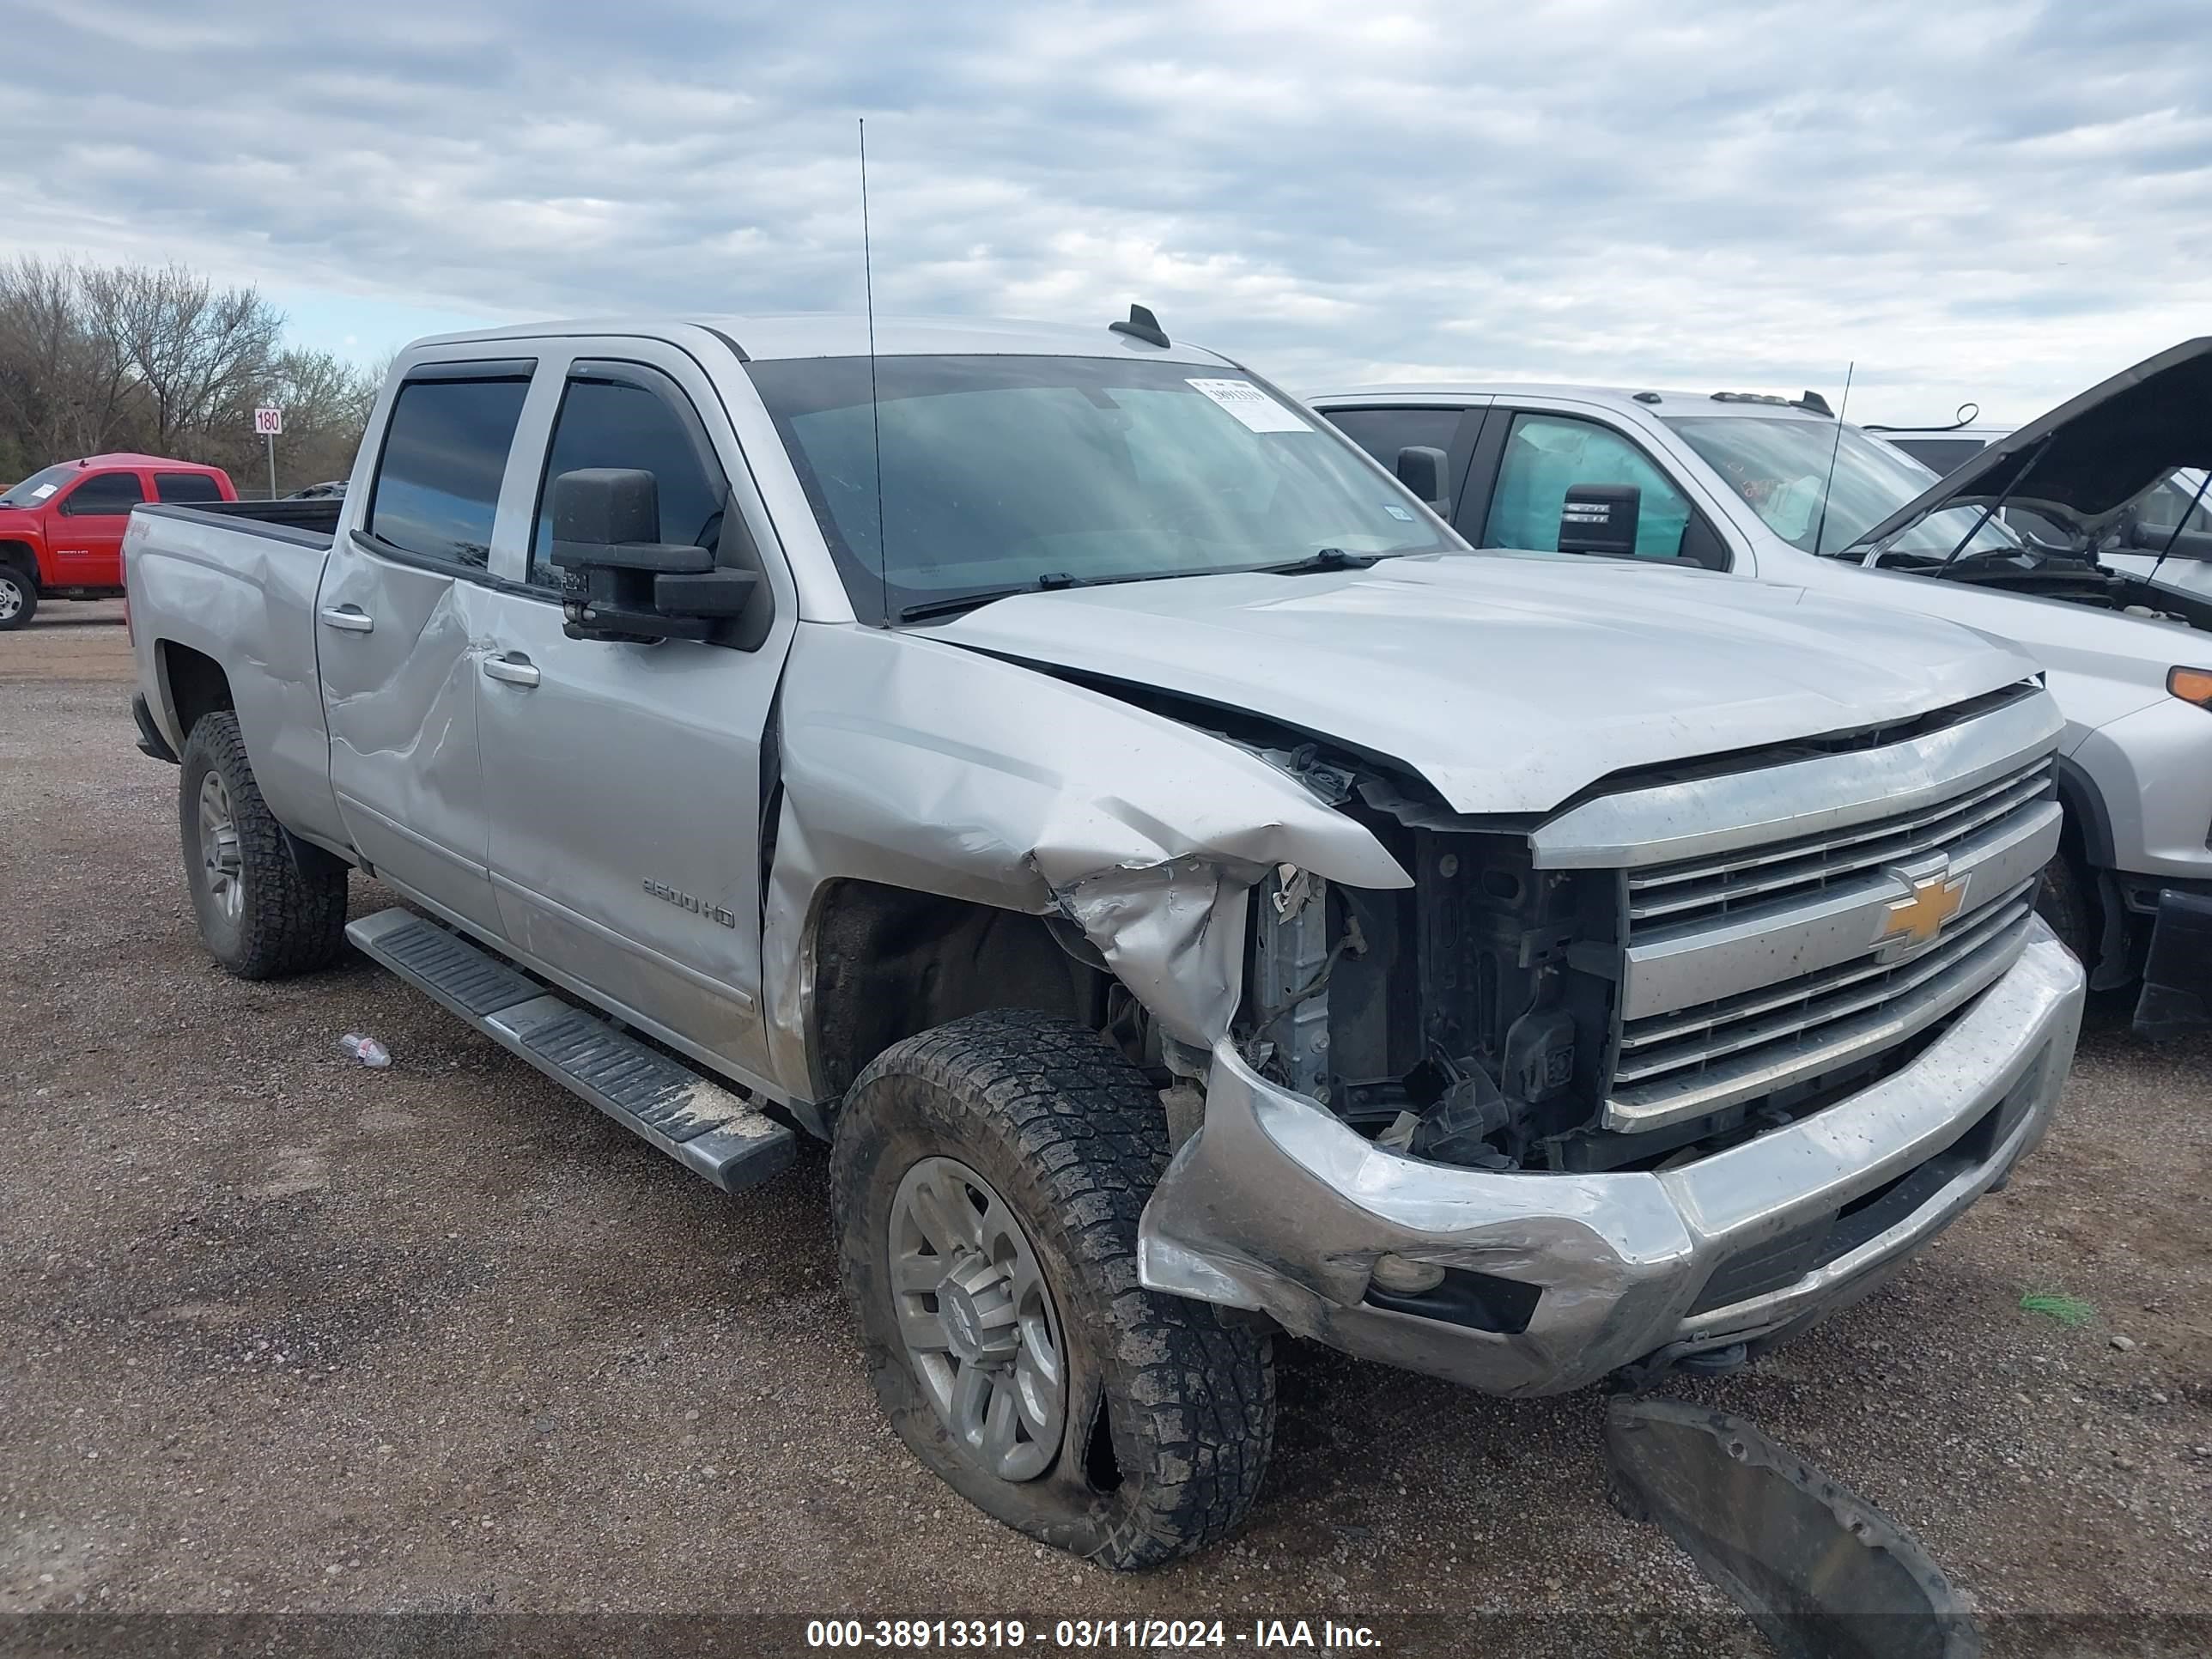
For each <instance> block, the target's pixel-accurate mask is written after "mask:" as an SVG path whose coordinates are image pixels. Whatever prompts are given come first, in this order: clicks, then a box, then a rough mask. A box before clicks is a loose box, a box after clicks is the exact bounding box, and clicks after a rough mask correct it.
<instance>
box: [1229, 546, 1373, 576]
mask: <svg viewBox="0 0 2212 1659" xmlns="http://www.w3.org/2000/svg"><path fill="white" fill-rule="evenodd" d="M1381 557H1382V555H1381V554H1380V553H1347V552H1346V551H1345V550H1343V549H1342V548H1340V547H1324V548H1322V549H1321V550H1319V551H1317V552H1316V553H1313V554H1311V555H1310V556H1308V557H1305V558H1303V559H1292V560H1291V562H1289V563H1288V564H1263V565H1260V566H1258V567H1256V568H1257V569H1258V570H1259V572H1260V574H1261V575H1263V576H1304V575H1308V574H1311V573H1312V572H1314V571H1316V570H1364V569H1366V568H1367V567H1368V566H1369V565H1370V564H1373V563H1374V562H1376V560H1377V559H1379V558H1381Z"/></svg>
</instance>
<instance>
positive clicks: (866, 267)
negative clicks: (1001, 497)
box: [860, 115, 891, 628]
mask: <svg viewBox="0 0 2212 1659" xmlns="http://www.w3.org/2000/svg"><path fill="white" fill-rule="evenodd" d="M860 280H861V282H862V283H863V284H864V285H865V288H866V294H867V304H868V447H869V448H870V449H872V451H874V453H875V461H876V585H877V586H878V589H879V590H880V591H881V592H882V595H883V606H884V626H885V627H887V628H888V627H889V626H890V620H891V579H890V556H889V554H888V553H887V552H886V550H884V422H883V406H882V404H881V403H880V402H879V401H878V398H877V395H876V262H875V251H874V249H873V247H872V246H871V245H870V243H869V240H868V118H867V117H866V116H865V115H864V116H862V117H861V118H860Z"/></svg>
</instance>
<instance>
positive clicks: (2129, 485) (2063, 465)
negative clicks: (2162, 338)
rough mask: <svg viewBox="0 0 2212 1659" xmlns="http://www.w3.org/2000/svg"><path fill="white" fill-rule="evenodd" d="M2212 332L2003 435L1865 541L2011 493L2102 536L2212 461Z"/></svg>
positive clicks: (2013, 503)
mask: <svg viewBox="0 0 2212 1659" xmlns="http://www.w3.org/2000/svg"><path fill="white" fill-rule="evenodd" d="M2209 407H2212V337H2203V338H2199V339H2195V340H2184V341H2183V342H2182V343H2180V344H2179V345H2177V346H2169V347H2167V348H2166V349H2165V350H2164V351H2161V352H2160V353H2159V354H2158V355H2157V356H2154V357H2146V358H2145V359H2144V360H2143V361H2142V362H2139V363H2137V364H2136V366H2135V367H2134V368H2124V369H2122V370H2121V371H2120V372H2119V373H2118V374H2115V375H2113V376H2112V379H2111V380H2106V381H2103V382H2101V383H2100V384H2099V385H2096V386H2091V387H2090V388H2089V389H2088V390H2087V392H2082V393H2081V395H2080V396H2079V397H2077V398H2069V400H2068V401H2066V402H2065V403H2063V404H2059V406H2058V407H2057V408H2056V409H2054V410H2051V412H2050V413H2049V414H2048V415H2045V416H2042V417H2041V418H2040V419H2038V420H2033V421H2031V422H2028V423H2027V425H2026V426H2024V427H2022V428H2021V429H2020V430H2019V431H2017V432H2015V433H2014V434H2013V435H2011V436H2010V437H2008V438H2001V439H1999V440H1998V441H1996V443H1993V444H1991V445H1990V447H1988V448H1987V449H1984V451H1982V453H1980V454H1978V455H1977V456H1975V457H1974V458H1973V459H1972V460H1970V461H1968V462H1967V463H1966V465H1963V466H1961V467H1960V468H1959V469H1958V471H1955V472H1949V473H1946V474H1945V475H1944V476H1943V477H1942V479H1941V480H1939V481H1938V482H1937V483H1936V484H1934V485H1933V486H1932V487H1931V488H1929V489H1928V490H1927V492H1926V493H1925V494H1923V495H1919V496H1917V497H1916V498H1915V499H1913V500H1912V501H1907V502H1906V503H1905V505H1904V506H1903V507H1899V508H1898V509H1897V511H1896V512H1894V513H1891V514H1890V515H1889V517H1887V519H1884V520H1882V521H1881V523H1880V524H1878V525H1876V526H1874V528H1873V529H1871V530H1869V531H1868V532H1867V533H1866V534H1865V535H1863V536H1862V537H1860V538H1859V540H1858V544H1857V545H1859V546H1863V547H1874V548H1879V547H1880V546H1881V545H1882V544H1884V543H1885V542H1887V541H1888V540H1890V539H1891V538H1893V537H1895V536H1896V535H1898V534H1899V532H1903V531H1905V530H1908V529H1910V528H1911V526H1913V525H1915V524H1917V523H1918V522H1919V521H1920V520H1922V519H1924V518H1926V517H1927V516H1928V515H1929V513H1940V512H1942V510H1943V509H1944V508H1945V507H1987V506H1991V505H1994V504H1995V503H1996V501H1999V500H2000V499H2002V501H2004V502H2005V504H2006V505H2007V506H2008V507H2027V508H2028V509H2030V510H2032V511H2033V512H2037V513H2042V514H2043V515H2044V516H2045V518H2048V519H2053V520H2057V522H2058V523H2060V524H2063V525H2064V526H2067V527H2068V528H2069V529H2071V530H2073V531H2075V532H2078V533H2079V534H2081V536H2083V537H2085V538H2088V539H2089V540H2090V541H2094V540H2095V539H2097V538H2100V537H2102V536H2103V535H2104V534H2105V532H2106V531H2108V530H2110V529H2111V528H2112V526H2114V525H2116V524H2117V523H2118V521H2119V519H2120V516H2121V515H2122V514H2123V513H2125V512H2126V511H2127V510H2128V508H2129V507H2130V506H2131V505H2133V503H2134V501H2135V500H2136V497H2137V496H2139V495H2142V493H2143V492H2144V491H2145V490H2147V489H2150V488H2151V486H2152V485H2154V484H2155V483H2158V482H2159V481H2160V479H2162V478H2164V477H2166V474H2167V473H2169V472H2171V471H2173V470H2174V469H2175V468H2177V467H2204V466H2212V422H2206V420H2205V418H2204V411H2205V410H2206V409H2207V408H2209Z"/></svg>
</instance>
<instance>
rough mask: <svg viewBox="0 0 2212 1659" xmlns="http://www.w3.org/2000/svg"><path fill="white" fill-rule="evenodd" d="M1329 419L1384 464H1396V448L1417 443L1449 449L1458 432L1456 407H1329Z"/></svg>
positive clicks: (1399, 448) (1447, 450) (1408, 447)
mask: <svg viewBox="0 0 2212 1659" xmlns="http://www.w3.org/2000/svg"><path fill="white" fill-rule="evenodd" d="M1322 413H1323V414H1325V415H1327V416H1328V419H1329V421H1330V422H1331V423H1332V424H1333V425H1334V426H1335V427H1336V428H1337V429H1338V430H1339V431H1340V432H1342V433H1343V434H1344V435H1345V436H1346V437H1347V438H1349V439H1351V440H1352V442H1354V443H1356V444H1358V446H1359V447H1361V448H1362V449H1364V450H1365V451H1366V452H1367V453H1369V454H1370V455H1372V456H1373V457H1374V458H1375V459H1376V460H1378V461H1380V462H1382V463H1383V465H1385V466H1387V467H1392V468H1395V467H1396V465H1398V452H1399V451H1400V450H1401V449H1411V448H1413V447H1415V446H1417V445H1418V446H1419V447H1422V448H1425V449H1441V450H1443V452H1444V453H1446V454H1447V455H1449V453H1451V447H1452V440H1453V438H1455V436H1457V435H1458V433H1459V422H1460V411H1459V410H1456V409H1330V410H1323V411H1322Z"/></svg>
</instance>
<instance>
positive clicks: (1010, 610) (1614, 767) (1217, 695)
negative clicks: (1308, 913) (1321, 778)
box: [929, 553, 2035, 814]
mask: <svg viewBox="0 0 2212 1659" xmlns="http://www.w3.org/2000/svg"><path fill="white" fill-rule="evenodd" d="M929 632H930V633H931V635H933V637H935V638H939V639H943V640H947V641H952V642H955V643H957V644H960V645H963V646H968V647H973V648H975V649H978V650H982V651H987V652H990V653H993V654H994V655H997V656H1000V657H1005V658H1010V659H1016V660H1020V661H1026V662H1030V663H1036V664H1040V665H1055V666H1058V667H1060V668H1065V669H1067V670H1071V671H1074V672H1076V673H1078V674H1080V675H1083V676H1085V677H1088V678H1094V679H1096V680H1097V681H1100V682H1107V683H1112V684H1119V685H1122V686H1127V687H1130V688H1132V689H1133V690H1143V689H1146V688H1157V689H1158V690H1164V691H1167V692H1170V693H1173V694H1175V695H1176V696H1179V697H1181V698H1183V699H1186V700H1189V701H1193V702H1199V703H1203V704H1209V705H1212V706H1214V707H1217V708H1225V709H1229V710H1233V711H1245V712H1249V713H1250V714H1259V715H1262V716H1265V717H1267V718H1269V719H1271V720H1275V721H1277V722H1279V723H1282V724H1284V725H1286V726H1291V727H1293V728H1296V729H1297V730H1300V731H1304V732H1310V733H1313V734H1315V735H1316V736H1322V737H1326V738H1332V739H1334V740H1335V741H1337V742H1340V743H1342V744H1346V745H1348V746H1350V747H1352V748H1353V749H1356V750H1364V751H1365V752H1367V753H1369V754H1370V755H1375V756H1380V757H1389V758H1390V759H1394V760H1395V761H1397V762H1399V763H1402V764H1403V765H1405V766H1407V767H1410V768H1411V769H1413V770H1414V771H1416V772H1418V773H1419V775H1421V776H1422V777H1424V778H1425V779H1426V780H1427V781H1429V782H1430V783H1431V785H1433V786H1434V787H1435V788H1436V789H1437V793H1439V794H1440V795H1442V796H1443V799H1444V800H1445V801H1446V802H1447V803H1448V804H1449V805H1450V806H1451V807H1452V808H1453V809H1454V810H1455V811H1460V812H1467V813H1485V814H1488V813H1513V814H1522V813H1541V812H1546V811H1550V810H1552V809H1553V808H1554V807H1557V806H1558V805H1560V804H1561V803H1562V802H1564V801H1565V800H1567V799H1569V798H1570V797H1571V796H1573V795H1574V794H1576V793H1577V792H1579V791H1581V790H1583V789H1585V788H1587V787H1589V786H1590V785H1591V784H1594V783H1595V782H1596V781H1598V780H1600V779H1601V778H1604V777H1607V776H1609V775H1613V774H1616V773H1621V772H1627V771H1633V770H1638V769H1644V768H1650V767H1660V766H1666V765H1668V764H1672V763H1680V762H1684V761H1689V760H1693V759H1703V758H1706V757H1712V756H1717V755H1721V754H1726V753H1729V752H1732V751H1735V750H1754V749H1760V748H1765V747H1768V746H1771V745H1775V744H1789V743H1792V742H1796V741H1799V740H1802V739H1805V738H1813V737H1818V736H1825V735H1828V734H1832V733H1836V732H1845V731H1854V730H1859V729H1863V728H1866V727H1869V726H1881V725H1887V724H1892V723H1894V722H1898V721H1901V720H1911V719H1914V718H1916V717H1917V716H1919V715H1923V714H1928V713H1929V712H1931V711H1932V710H1935V709H1937V708H1943V707H1946V706H1948V705H1951V704H1954V703H1959V702H1965V701H1966V700H1967V699H1969V698H1972V697H1975V696H1980V695H1982V694H1983V693H1984V692H1988V691H1991V690H1997V689H1999V688H2001V687H2002V686H2004V685H2007V684H2012V683H2014V682H2016V681H2019V680H2021V679H2025V678H2027V677H2028V676H2029V675H2031V674H2033V672H2034V671H2035V665H2034V663H2033V661H2031V660H2030V659H2028V658H2027V657H2026V656H2025V655H2023V654H2021V653H2019V652H2018V651H2016V650H2015V649H2014V648H2012V647H2008V646H2004V645H2001V644H1999V643H1997V642H1995V641H1990V640H1989V639H1987V638H1984V636H1981V635H1977V634H1974V633H1972V632H1970V631H1968V630H1967V629H1963V628H1960V627H1957V626H1955V625H1954V624H1952V623H1945V622H1940V621H1935V620H1931V619H1925V618H1921V617H1911V616H1907V615H1904V614H1902V613H1900V612H1899V611H1894V610H1886V609H1875V608H1873V607H1865V606H1860V605H1855V604H1849V603H1844V602H1841V601H1838V600H1834V599H1828V598H1826V597H1825V596H1814V595H1809V594H1808V593H1807V592H1805V591H1804V590H1803V589H1802V588H1796V587H1785V586H1778V585H1771V584H1765V583H1758V582H1744V581H1736V580H1731V579H1729V578H1727V577H1724V576H1711V575H1705V574H1702V573H1692V572H1687V571H1684V570H1682V569H1680V568H1678V567H1674V566H1668V567H1667V568H1644V567H1641V566H1638V565H1636V564H1634V563H1632V562H1616V561H1612V560H1597V559H1588V558H1575V557H1560V556H1498V555H1490V554H1476V553H1460V554H1449V555H1443V556H1421V557H1401V558H1392V559H1385V560H1383V561H1382V562H1379V563H1377V564H1376V565H1374V566H1372V567H1370V568H1366V569H1364V570H1362V569H1351V570H1342V571H1331V572H1315V573H1309V574H1299V575H1276V574H1266V573H1261V572H1253V573H1247V574H1227V575H1215V576H1193V577H1186V578H1182V579H1179V580H1166V581H1148V582H1141V583H1131V584H1126V585H1119V586H1100V587H1091V588H1071V589H1064V590H1060V591H1055V592H1041V593H1024V594H1019V595H1016V596H1014V597H1012V598H1008V599H1000V600H997V601H996V602H994V603H993V604H990V605H984V606H982V607H981V609H979V610H976V611H971V612H970V613H969V614H968V615H966V616H964V617H960V618H959V619H958V620H957V621H956V622H953V623H948V624H946V625H944V626H942V627H938V628H933V629H930V630H929Z"/></svg>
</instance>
